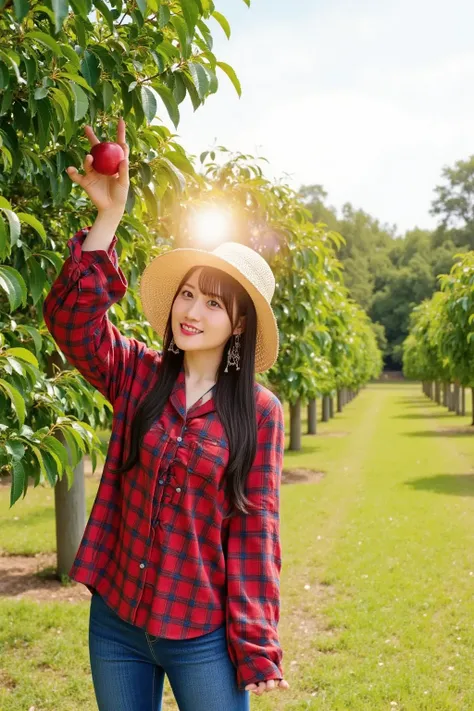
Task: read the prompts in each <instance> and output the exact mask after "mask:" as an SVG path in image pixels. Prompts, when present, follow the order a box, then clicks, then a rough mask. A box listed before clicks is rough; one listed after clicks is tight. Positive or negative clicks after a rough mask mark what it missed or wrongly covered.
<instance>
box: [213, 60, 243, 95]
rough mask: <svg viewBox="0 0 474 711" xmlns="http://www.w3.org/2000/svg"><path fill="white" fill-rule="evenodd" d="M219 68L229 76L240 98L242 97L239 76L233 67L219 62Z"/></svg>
mask: <svg viewBox="0 0 474 711" xmlns="http://www.w3.org/2000/svg"><path fill="white" fill-rule="evenodd" d="M217 66H218V67H220V68H221V69H222V71H223V72H224V73H225V74H227V76H228V77H229V79H230V80H231V82H232V84H233V85H234V88H235V90H236V92H237V94H238V95H239V96H242V88H241V86H240V81H239V80H238V78H237V75H236V73H235V71H234V70H233V69H232V67H231V66H230V65H229V64H226V63H225V62H217Z"/></svg>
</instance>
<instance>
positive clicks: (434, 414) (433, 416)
mask: <svg viewBox="0 0 474 711" xmlns="http://www.w3.org/2000/svg"><path fill="white" fill-rule="evenodd" d="M446 417H456V415H455V414H454V413H453V412H441V413H438V412H429V413H427V414H425V415H423V414H421V413H418V412H417V413H415V412H414V413H413V414H410V415H392V417H391V419H392V420H429V419H434V420H438V419H439V420H442V419H445V418H446Z"/></svg>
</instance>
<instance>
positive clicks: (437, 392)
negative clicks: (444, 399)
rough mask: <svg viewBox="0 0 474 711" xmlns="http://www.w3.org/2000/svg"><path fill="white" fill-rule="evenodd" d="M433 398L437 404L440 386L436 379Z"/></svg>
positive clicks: (439, 398) (439, 399) (439, 397)
mask: <svg viewBox="0 0 474 711" xmlns="http://www.w3.org/2000/svg"><path fill="white" fill-rule="evenodd" d="M435 400H436V402H437V403H438V405H440V404H441V387H440V383H439V381H438V380H437V381H436V382H435Z"/></svg>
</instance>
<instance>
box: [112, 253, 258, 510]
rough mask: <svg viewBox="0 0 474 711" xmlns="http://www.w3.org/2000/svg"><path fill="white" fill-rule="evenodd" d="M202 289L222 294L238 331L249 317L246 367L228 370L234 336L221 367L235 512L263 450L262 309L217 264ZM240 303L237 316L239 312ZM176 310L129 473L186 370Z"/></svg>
mask: <svg viewBox="0 0 474 711" xmlns="http://www.w3.org/2000/svg"><path fill="white" fill-rule="evenodd" d="M199 268H200V267H193V268H192V269H190V270H189V271H188V273H187V274H186V275H185V276H184V277H183V279H182V280H181V283H180V285H179V287H178V289H177V290H176V293H175V295H174V298H173V304H174V301H175V299H176V297H177V296H178V294H179V293H180V291H181V288H182V286H183V284H184V283H185V282H186V280H187V279H188V278H189V277H190V276H191V274H192V273H193V272H194V271H196V269H199ZM199 288H200V290H201V292H202V293H204V294H212V295H217V296H219V297H220V298H221V299H222V301H223V303H224V307H225V309H226V311H227V314H228V316H229V319H230V322H231V324H232V331H233V330H234V328H235V327H236V325H237V324H238V323H239V320H240V318H242V317H244V318H245V327H244V331H243V333H241V335H240V362H239V366H240V370H237V369H236V368H235V367H234V366H229V368H228V372H227V373H225V372H224V370H225V367H226V364H227V354H228V351H229V349H230V348H231V347H232V344H233V336H232V335H231V336H230V337H229V339H228V341H227V343H226V344H225V346H224V351H223V354H222V359H221V362H220V364H219V368H218V371H217V382H216V386H215V389H214V394H213V397H214V402H215V406H216V411H217V415H218V417H219V419H220V421H221V423H222V425H223V427H224V430H225V433H226V435H227V439H228V442H229V461H228V465H227V469H226V473H225V487H226V495H227V497H228V501H229V503H230V509H231V511H230V515H231V516H232V515H235V514H236V513H237V512H242V513H244V514H247V513H248V506H249V504H250V502H249V500H248V499H247V497H246V496H245V481H246V478H247V475H248V473H249V470H250V468H251V466H252V462H253V460H254V458H255V454H256V451H257V423H256V404H255V389H254V388H255V345H256V339H257V314H256V311H255V306H254V304H253V301H252V299H251V298H250V296H249V294H248V292H247V291H246V290H245V289H244V287H243V286H242V285H241V284H239V282H238V281H237V280H236V279H234V278H233V277H231V276H230V275H229V274H226V273H225V272H223V271H221V270H220V269H216V268H214V267H203V269H202V271H201V273H200V275H199ZM234 305H236V306H237V308H236V317H235V320H234V318H233V315H234ZM171 311H172V307H171V308H170V313H169V316H168V321H167V324H166V329H165V333H164V337H163V354H162V361H161V364H160V371H159V380H158V383H157V386H156V387H155V388H152V389H151V390H150V391H149V392H148V393H147V394H146V396H145V397H144V399H143V400H142V401H141V402H140V403H139V405H138V406H137V410H136V412H135V414H134V417H133V421H132V425H131V432H130V453H129V456H128V458H127V461H126V462H125V463H124V464H122V465H121V466H120V467H117V468H114V471H115V472H116V473H119V474H123V473H125V472H127V471H128V470H129V469H131V467H133V466H134V465H135V464H136V463H137V461H138V458H139V448H140V447H141V445H142V442H143V438H144V436H145V434H146V433H147V432H148V430H149V429H150V427H151V425H152V424H153V422H154V421H156V419H157V418H159V417H160V416H161V413H162V412H163V409H164V407H165V404H166V402H167V401H168V398H169V396H170V395H171V391H172V390H173V386H174V384H175V382H176V379H177V377H178V375H179V372H180V370H181V366H182V364H183V360H184V351H182V350H181V349H180V351H179V353H178V354H175V353H173V352H171V351H169V350H168V346H169V345H170V342H171V338H172V335H173V332H172V328H171Z"/></svg>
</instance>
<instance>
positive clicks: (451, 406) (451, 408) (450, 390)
mask: <svg viewBox="0 0 474 711" xmlns="http://www.w3.org/2000/svg"><path fill="white" fill-rule="evenodd" d="M448 410H449V411H450V412H453V411H454V396H453V388H452V385H451V383H448Z"/></svg>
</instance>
